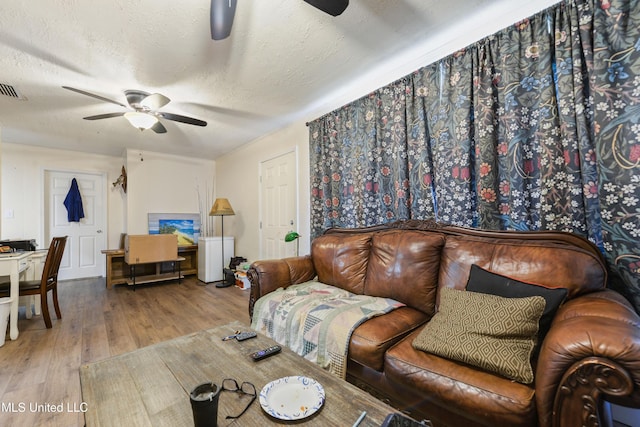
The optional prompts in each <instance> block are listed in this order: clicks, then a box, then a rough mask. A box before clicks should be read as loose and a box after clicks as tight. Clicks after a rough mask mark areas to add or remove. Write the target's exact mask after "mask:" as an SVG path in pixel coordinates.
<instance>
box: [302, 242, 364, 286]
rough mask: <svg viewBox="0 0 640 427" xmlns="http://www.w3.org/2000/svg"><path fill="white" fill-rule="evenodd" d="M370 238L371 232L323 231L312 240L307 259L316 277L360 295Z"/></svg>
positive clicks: (323, 281)
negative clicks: (309, 259)
mask: <svg viewBox="0 0 640 427" xmlns="http://www.w3.org/2000/svg"><path fill="white" fill-rule="evenodd" d="M371 237H372V234H371V233H360V234H353V235H351V234H344V235H330V234H325V235H322V236H320V237H317V238H315V239H313V242H312V243H311V259H312V260H313V266H314V268H315V270H316V274H317V275H318V280H319V281H320V282H322V283H325V284H327V285H332V286H337V287H339V288H342V289H346V290H347V291H349V292H353V293H354V294H362V293H363V292H364V277H365V274H366V272H367V262H368V259H369V251H370V248H371Z"/></svg>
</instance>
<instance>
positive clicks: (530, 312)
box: [413, 288, 545, 384]
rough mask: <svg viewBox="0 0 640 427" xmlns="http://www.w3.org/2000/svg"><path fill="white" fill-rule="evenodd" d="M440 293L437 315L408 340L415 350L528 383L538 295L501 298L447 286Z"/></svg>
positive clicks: (541, 303) (539, 311)
mask: <svg viewBox="0 0 640 427" xmlns="http://www.w3.org/2000/svg"><path fill="white" fill-rule="evenodd" d="M440 292H441V294H440V306H439V308H438V312H437V313H436V314H435V315H434V316H433V318H432V319H431V320H430V321H429V323H427V324H426V325H425V326H424V328H423V329H422V331H421V332H420V334H419V335H418V336H417V337H416V338H415V339H414V341H413V347H414V348H415V349H416V350H422V351H426V352H428V353H433V354H435V355H438V356H441V357H444V358H447V359H451V360H455V361H458V362H463V363H467V364H469V365H473V366H476V367H478V368H482V369H484V370H487V371H490V372H494V373H497V374H500V375H502V376H504V377H506V378H509V379H512V380H515V381H518V382H521V383H524V384H531V383H532V382H533V369H532V367H531V355H532V353H533V350H534V348H535V346H536V343H537V335H538V321H539V320H540V316H541V315H542V312H543V311H544V307H545V301H544V298H543V297H541V296H534V297H527V298H503V297H499V296H495V295H490V294H482V293H477V292H469V291H461V290H457V289H450V288H442V289H441V290H440Z"/></svg>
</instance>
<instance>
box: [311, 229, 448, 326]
mask: <svg viewBox="0 0 640 427" xmlns="http://www.w3.org/2000/svg"><path fill="white" fill-rule="evenodd" d="M444 243H445V236H444V235H442V234H440V233H433V232H427V231H417V230H382V231H372V232H368V233H354V234H349V233H340V234H325V235H322V236H320V237H318V238H316V239H314V240H313V242H312V244H311V255H312V256H311V258H312V260H313V265H314V267H315V270H316V273H317V275H318V280H319V281H320V282H322V283H326V284H328V285H333V286H337V287H340V288H342V289H346V290H348V291H350V292H353V293H356V294H366V295H371V296H377V297H384V298H392V299H394V300H396V301H400V302H402V303H404V304H406V305H408V306H410V307H414V308H417V309H419V310H421V311H423V312H425V313H427V314H431V315H433V314H434V312H435V301H436V299H435V298H436V293H437V286H438V271H439V265H440V252H441V250H442V247H443V246H444Z"/></svg>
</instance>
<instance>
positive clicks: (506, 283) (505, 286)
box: [466, 264, 568, 344]
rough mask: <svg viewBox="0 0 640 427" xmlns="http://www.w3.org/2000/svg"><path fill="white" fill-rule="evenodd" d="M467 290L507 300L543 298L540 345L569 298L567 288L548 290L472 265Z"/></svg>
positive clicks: (539, 333) (539, 334)
mask: <svg viewBox="0 0 640 427" xmlns="http://www.w3.org/2000/svg"><path fill="white" fill-rule="evenodd" d="M466 289H467V290H468V291H472V292H481V293H484V294H492V295H497V296H500V297H505V298H524V297H532V296H541V297H543V298H544V300H545V307H544V311H543V312H542V317H541V318H540V325H539V332H538V343H539V344H540V343H542V340H544V337H545V335H546V334H547V332H549V328H551V322H553V318H554V317H555V315H556V312H557V311H558V307H560V305H561V304H562V303H563V302H564V300H565V299H566V298H567V292H568V291H567V290H566V289H565V288H547V287H545V286H541V285H535V284H532V283H525V282H520V281H518V280H515V279H512V278H510V277H506V276H502V275H500V274H496V273H492V272H491V271H487V270H485V269H483V268H482V267H480V266H478V265H476V264H473V265H471V271H470V272H469V280H468V281H467V288H466Z"/></svg>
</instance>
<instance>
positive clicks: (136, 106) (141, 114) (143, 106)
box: [62, 86, 207, 133]
mask: <svg viewBox="0 0 640 427" xmlns="http://www.w3.org/2000/svg"><path fill="white" fill-rule="evenodd" d="M62 87H63V88H64V89H67V90H70V91H72V92H77V93H80V94H82V95H86V96H90V97H92V98H96V99H99V100H100V101H105V102H110V103H112V104H116V105H119V106H121V107H124V108H127V109H130V110H131V111H124V112H120V113H107V114H98V115H95V116H88V117H84V119H85V120H100V119H109V118H111V117H121V116H124V118H125V119H127V120H128V121H129V123H131V125H132V126H133V127H135V128H137V129H140V130H145V129H151V130H152V131H154V132H155V133H166V132H167V129H166V128H165V127H164V125H163V124H162V123H160V118H163V119H167V120H172V121H174V122H180V123H186V124H189V125H196V126H206V125H207V122H205V121H202V120H198V119H194V118H193V117H187V116H181V115H179V114H172V113H165V112H163V111H157V110H158V109H159V108H162V107H164V106H165V105H167V104H168V103H169V102H170V101H171V100H170V99H169V98H167V97H166V96H164V95H162V94H160V93H147V92H143V91H141V90H125V91H124V94H125V96H126V97H127V103H128V104H129V105H128V106H127V105H125V104H123V103H121V102H118V101H114V100H113V99H109V98H105V97H104V96H100V95H96V94H95V93H91V92H87V91H84V90H81V89H76V88H73V87H70V86H62Z"/></svg>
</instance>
